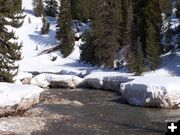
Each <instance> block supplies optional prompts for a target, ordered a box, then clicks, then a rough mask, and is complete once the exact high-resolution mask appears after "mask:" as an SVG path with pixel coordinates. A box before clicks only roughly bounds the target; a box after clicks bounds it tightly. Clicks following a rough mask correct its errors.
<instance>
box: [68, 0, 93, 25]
mask: <svg viewBox="0 0 180 135" xmlns="http://www.w3.org/2000/svg"><path fill="white" fill-rule="evenodd" d="M92 2H93V0H92V1H90V0H71V11H72V18H73V19H76V20H79V21H82V22H86V21H87V19H89V18H90V8H91V3H92Z"/></svg>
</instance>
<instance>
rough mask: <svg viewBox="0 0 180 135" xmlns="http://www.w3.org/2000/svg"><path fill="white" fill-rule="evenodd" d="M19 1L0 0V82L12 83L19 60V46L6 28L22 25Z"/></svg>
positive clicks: (12, 33)
mask: <svg viewBox="0 0 180 135" xmlns="http://www.w3.org/2000/svg"><path fill="white" fill-rule="evenodd" d="M21 5H22V1H21V0H13V1H12V0H0V82H13V77H14V76H15V75H16V73H17V69H18V65H17V64H16V63H15V62H16V61H17V60H20V59H21V53H20V49H21V44H19V43H17V42H15V41H14V40H16V39H17V37H16V35H15V33H14V32H13V31H8V29H7V28H6V26H11V27H16V28H17V27H20V26H21V25H22V23H23V22H22V21H21V20H22V18H24V16H22V15H21V13H22V9H21Z"/></svg>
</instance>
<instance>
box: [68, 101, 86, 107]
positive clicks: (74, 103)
mask: <svg viewBox="0 0 180 135" xmlns="http://www.w3.org/2000/svg"><path fill="white" fill-rule="evenodd" d="M71 105H73V106H83V105H84V104H83V103H81V102H79V101H72V102H71Z"/></svg>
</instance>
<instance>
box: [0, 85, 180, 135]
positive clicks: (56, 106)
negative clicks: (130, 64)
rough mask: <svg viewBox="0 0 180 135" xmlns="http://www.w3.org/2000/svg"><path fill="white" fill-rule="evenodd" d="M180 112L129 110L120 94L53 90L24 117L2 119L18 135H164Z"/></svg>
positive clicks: (85, 90)
mask: <svg viewBox="0 0 180 135" xmlns="http://www.w3.org/2000/svg"><path fill="white" fill-rule="evenodd" d="M178 119H180V109H174V110H173V109H158V108H143V107H136V106H130V105H128V104H126V102H125V101H123V100H122V99H121V96H120V95H119V94H117V93H114V92H110V91H103V90H90V89H74V90H71V89H51V90H46V91H44V92H43V93H42V94H41V97H40V104H39V105H37V106H36V107H34V108H33V109H30V110H29V111H27V112H26V113H25V114H24V115H23V116H14V117H7V118H1V119H0V127H3V124H4V126H5V130H9V131H13V132H15V133H17V134H18V135H164V134H165V132H166V122H167V121H177V120H178Z"/></svg>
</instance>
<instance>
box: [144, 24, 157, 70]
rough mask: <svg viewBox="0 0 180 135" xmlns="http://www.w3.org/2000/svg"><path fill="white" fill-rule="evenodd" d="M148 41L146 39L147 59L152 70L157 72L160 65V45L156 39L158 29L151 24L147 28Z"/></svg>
mask: <svg viewBox="0 0 180 135" xmlns="http://www.w3.org/2000/svg"><path fill="white" fill-rule="evenodd" d="M147 31H148V33H147V39H146V46H147V47H146V52H147V59H148V62H149V65H150V69H151V70H155V69H156V68H157V67H158V66H159V64H160V51H159V43H158V40H157V37H156V34H157V33H156V29H155V28H154V27H153V25H152V24H151V23H149V25H148V28H147Z"/></svg>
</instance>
